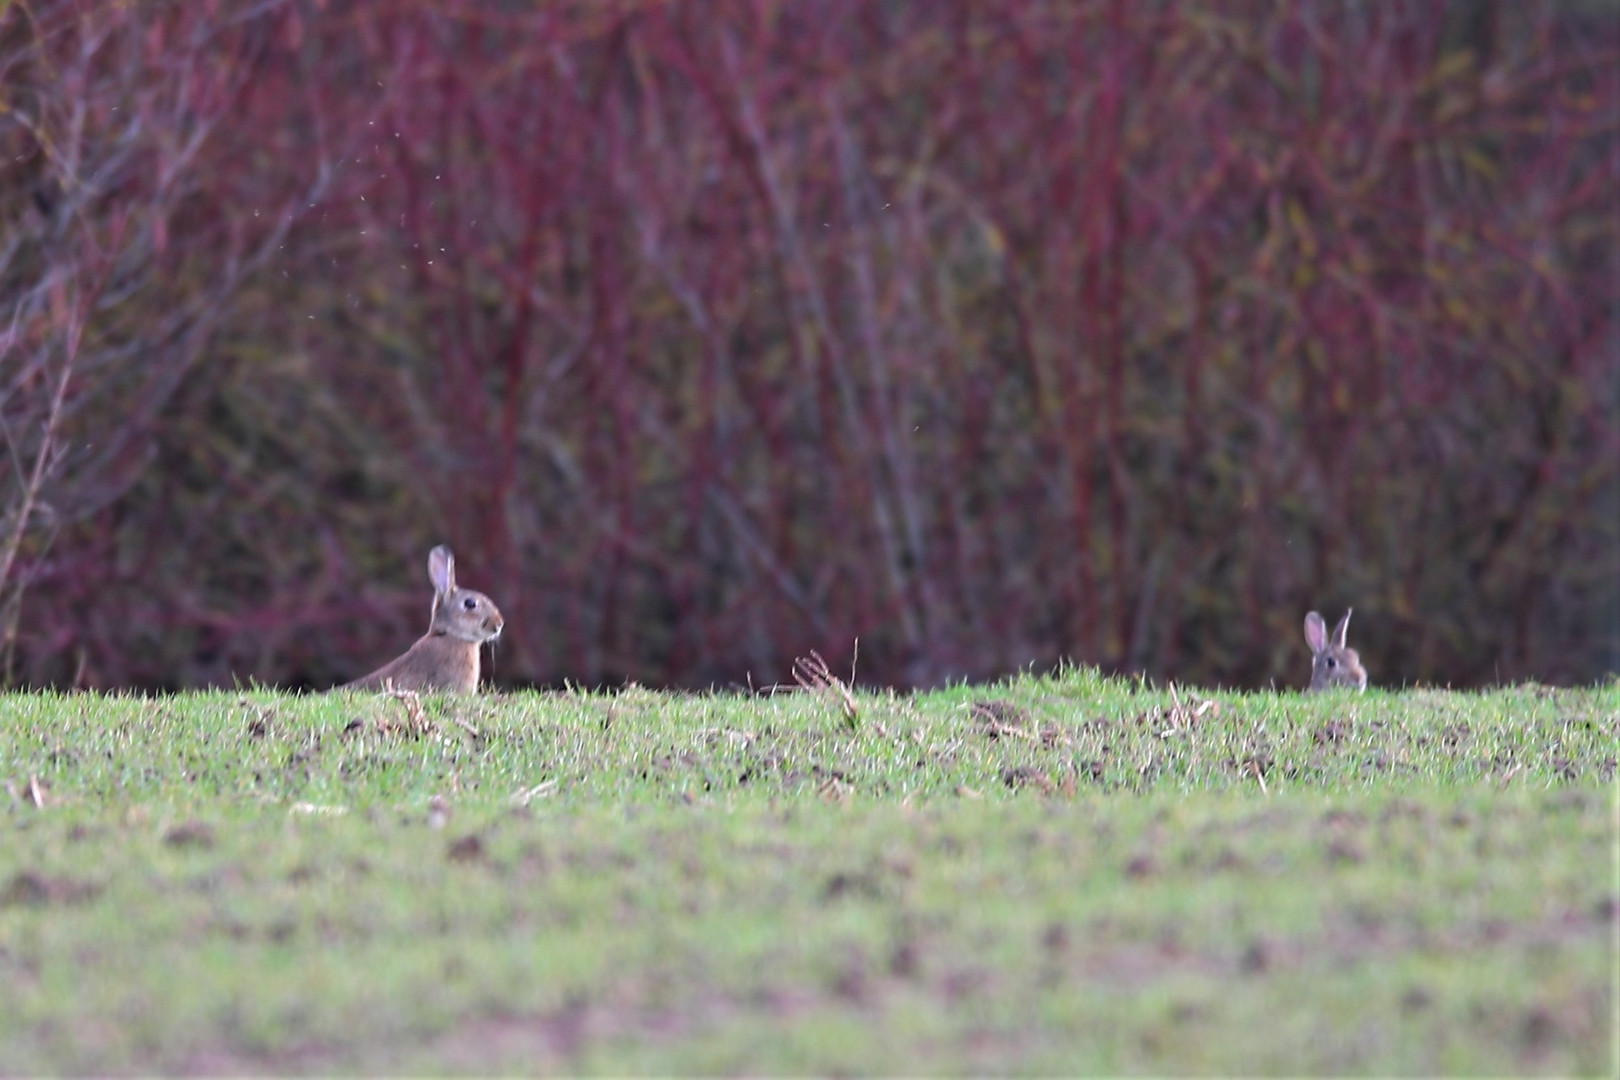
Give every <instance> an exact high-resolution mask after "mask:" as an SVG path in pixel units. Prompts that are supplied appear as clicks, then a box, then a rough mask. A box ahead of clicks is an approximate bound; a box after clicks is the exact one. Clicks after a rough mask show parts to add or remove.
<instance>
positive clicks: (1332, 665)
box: [1327, 656, 1339, 668]
mask: <svg viewBox="0 0 1620 1080" xmlns="http://www.w3.org/2000/svg"><path fill="white" fill-rule="evenodd" d="M1327 660H1328V667H1330V668H1336V667H1338V666H1339V660H1338V658H1337V657H1334V656H1330V657H1328V658H1327Z"/></svg>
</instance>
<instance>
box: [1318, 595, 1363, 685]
mask: <svg viewBox="0 0 1620 1080" xmlns="http://www.w3.org/2000/svg"><path fill="white" fill-rule="evenodd" d="M1354 610H1355V609H1354V608H1351V609H1349V610H1347V611H1346V612H1345V613H1344V618H1342V619H1340V620H1339V625H1338V626H1335V627H1334V628H1333V637H1332V638H1329V637H1328V636H1327V623H1325V622H1323V621H1322V616H1320V615H1318V614H1317V613H1316V612H1314V611H1313V612H1311V613H1310V614H1309V615H1307V616H1305V642H1306V644H1308V645H1310V647H1311V689H1312V690H1331V689H1333V688H1334V687H1339V686H1343V687H1350V688H1353V689H1356V690H1365V689H1367V670H1366V669H1365V668H1363V667H1362V666H1361V657H1360V656H1359V655H1358V654H1357V653H1356V650H1354V649H1352V648H1350V647H1349V646H1348V645H1346V644H1345V643H1344V636H1345V634H1347V633H1348V632H1349V630H1350V612H1351V611H1354Z"/></svg>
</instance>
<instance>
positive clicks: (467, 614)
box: [428, 544, 506, 645]
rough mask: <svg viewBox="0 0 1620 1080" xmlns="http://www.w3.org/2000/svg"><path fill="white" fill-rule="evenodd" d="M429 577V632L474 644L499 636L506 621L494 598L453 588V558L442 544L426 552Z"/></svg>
mask: <svg viewBox="0 0 1620 1080" xmlns="http://www.w3.org/2000/svg"><path fill="white" fill-rule="evenodd" d="M428 577H429V578H430V579H431V580H432V581H433V622H432V626H431V627H430V628H429V630H428V633H429V634H430V635H434V636H443V637H449V638H454V639H456V640H457V641H470V642H472V643H473V644H475V645H479V644H483V643H484V642H486V641H493V640H494V639H495V638H498V637H500V636H501V628H502V627H504V626H505V625H506V620H505V619H502V618H501V613H500V609H499V608H497V607H496V606H495V601H493V600H491V599H490V598H489V597H487V596H485V595H484V594H483V593H481V592H476V591H474V590H472V589H460V588H457V587H456V557H455V556H454V555H452V554H451V553H450V549H449V548H447V547H445V546H444V545H443V544H440V545H439V546H438V547H436V548H434V549H433V550H432V551H430V552H428Z"/></svg>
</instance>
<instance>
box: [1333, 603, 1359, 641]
mask: <svg viewBox="0 0 1620 1080" xmlns="http://www.w3.org/2000/svg"><path fill="white" fill-rule="evenodd" d="M1354 610H1356V609H1355V608H1348V609H1346V611H1345V613H1344V618H1342V619H1340V620H1339V625H1338V626H1335V627H1334V628H1333V644H1335V645H1337V646H1338V647H1339V648H1341V649H1342V648H1344V636H1345V635H1346V634H1348V633H1349V632H1350V612H1352V611H1354Z"/></svg>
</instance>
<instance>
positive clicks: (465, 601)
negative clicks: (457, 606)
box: [461, 596, 478, 611]
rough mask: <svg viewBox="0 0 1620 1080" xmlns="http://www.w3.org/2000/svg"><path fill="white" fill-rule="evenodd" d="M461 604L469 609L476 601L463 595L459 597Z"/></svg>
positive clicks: (473, 606) (475, 605) (474, 605)
mask: <svg viewBox="0 0 1620 1080" xmlns="http://www.w3.org/2000/svg"><path fill="white" fill-rule="evenodd" d="M461 606H462V607H464V608H466V609H467V610H468V611H471V610H472V609H473V608H475V607H477V606H478V601H477V600H474V599H473V598H472V597H470V596H464V597H462V598H461Z"/></svg>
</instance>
